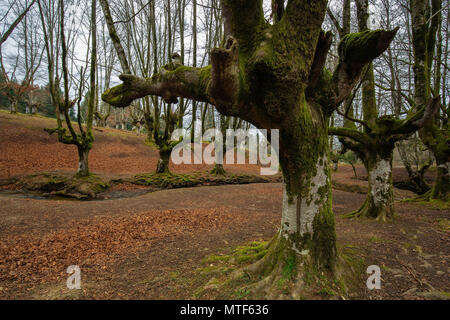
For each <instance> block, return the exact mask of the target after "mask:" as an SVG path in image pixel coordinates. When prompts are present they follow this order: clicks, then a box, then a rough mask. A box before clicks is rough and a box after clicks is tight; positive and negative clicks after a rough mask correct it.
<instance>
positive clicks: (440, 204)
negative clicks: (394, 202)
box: [401, 197, 450, 210]
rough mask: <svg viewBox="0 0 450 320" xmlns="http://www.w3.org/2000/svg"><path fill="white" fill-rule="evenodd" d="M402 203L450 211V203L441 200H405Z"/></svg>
mask: <svg viewBox="0 0 450 320" xmlns="http://www.w3.org/2000/svg"><path fill="white" fill-rule="evenodd" d="M401 202H406V203H414V204H418V205H421V206H426V207H429V208H432V209H435V210H448V209H450V201H444V200H440V199H430V200H429V201H427V200H424V199H423V198H421V197H416V198H410V199H403V200H401Z"/></svg>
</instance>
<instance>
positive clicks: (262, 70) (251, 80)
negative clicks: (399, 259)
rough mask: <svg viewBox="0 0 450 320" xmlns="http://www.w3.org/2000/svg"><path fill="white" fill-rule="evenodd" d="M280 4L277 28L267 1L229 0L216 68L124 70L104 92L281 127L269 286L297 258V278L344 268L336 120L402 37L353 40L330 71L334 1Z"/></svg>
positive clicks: (121, 100)
mask: <svg viewBox="0 0 450 320" xmlns="http://www.w3.org/2000/svg"><path fill="white" fill-rule="evenodd" d="M102 2H103V0H102ZM275 2H276V6H275V7H276V9H277V10H276V13H275V12H274V13H273V14H274V15H275V19H274V23H273V24H269V23H268V22H267V21H266V20H265V19H264V13H263V5H262V0H252V1H249V0H245V1H243V0H223V1H221V6H222V15H223V21H224V36H225V41H224V42H223V43H224V45H223V47H221V48H215V49H213V50H212V51H211V65H209V66H206V67H203V68H197V67H188V66H179V67H177V68H176V69H174V70H164V72H159V73H156V74H154V75H153V76H152V77H151V78H148V79H145V78H141V77H138V76H135V75H132V74H126V73H124V74H122V75H121V76H120V79H121V80H122V82H123V83H122V84H120V85H118V86H116V87H113V88H111V89H109V90H107V91H105V92H104V93H103V95H102V99H103V100H104V101H105V102H107V103H109V104H111V105H112V106H114V107H117V108H124V107H126V106H128V105H130V103H132V101H134V100H135V99H139V98H142V97H145V96H147V95H156V96H159V97H162V98H163V99H164V100H165V101H166V102H167V103H176V102H177V101H178V98H187V99H193V100H196V101H199V102H205V103H209V104H211V105H214V106H215V107H216V108H217V110H218V111H219V112H220V113H222V114H223V115H226V116H234V117H239V118H241V119H243V120H245V121H248V122H249V123H252V124H253V125H255V126H256V127H257V128H261V129H279V130H280V150H279V159H280V164H281V167H282V172H283V177H284V183H283V209H282V211H283V212H282V221H281V229H280V232H279V233H278V234H277V236H276V237H275V238H274V239H273V240H272V241H271V244H270V247H269V250H268V253H267V254H266V256H265V257H264V258H262V259H261V260H260V261H259V262H257V263H256V264H255V265H254V266H252V268H251V269H252V271H253V272H256V273H257V274H259V275H263V278H264V280H263V282H262V284H263V286H264V287H265V288H270V287H271V285H272V284H275V283H276V281H275V280H277V279H279V278H280V277H281V276H282V270H283V268H285V266H286V265H287V264H289V263H291V262H292V261H294V263H295V265H296V266H297V268H296V270H297V273H298V276H302V275H304V271H305V268H307V267H311V268H313V270H315V271H318V270H322V271H329V272H330V273H327V274H332V272H333V270H335V267H336V262H337V252H336V235H335V226H334V215H333V212H332V208H331V182H330V170H329V155H328V151H329V144H328V119H329V117H330V115H331V114H332V113H333V112H334V111H335V110H336V108H337V107H338V106H339V105H340V104H341V103H342V102H343V101H344V100H345V99H346V98H347V97H348V96H349V95H350V94H351V92H352V90H353V89H354V87H355V86H356V85H357V84H358V82H359V79H360V76H361V74H362V71H363V70H364V69H365V67H366V65H367V64H368V63H370V62H371V61H372V60H373V59H375V58H376V57H378V56H379V55H380V54H381V53H382V52H383V51H384V50H385V49H386V48H387V47H388V46H389V44H390V42H391V41H392V39H393V38H394V37H395V34H396V30H393V31H383V30H376V31H366V32H362V33H356V34H350V35H348V36H346V37H344V38H343V39H342V41H341V43H340V45H339V64H338V66H337V67H336V69H335V70H334V71H333V72H332V73H330V72H329V71H328V70H326V69H325V68H324V65H325V61H326V58H327V54H328V51H329V48H330V45H331V39H332V35H331V33H329V32H324V31H323V30H322V23H323V21H324V18H325V13H326V9H327V2H328V1H326V0H319V1H306V0H289V1H288V2H287V5H286V6H284V1H282V0H277V1H275ZM119 52H120V49H119Z"/></svg>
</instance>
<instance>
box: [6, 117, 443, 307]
mask: <svg viewBox="0 0 450 320" xmlns="http://www.w3.org/2000/svg"><path fill="white" fill-rule="evenodd" d="M53 121H54V120H53ZM51 125H52V122H51V120H48V119H44V118H35V117H33V118H31V117H28V116H10V115H9V114H6V113H1V112H0V136H1V137H2V138H1V139H0V175H2V176H1V177H0V179H2V178H8V177H11V176H14V175H23V174H30V173H35V172H42V171H52V172H61V173H64V174H68V172H73V171H75V169H76V166H77V164H76V150H75V149H74V148H73V147H71V146H63V145H61V144H59V143H56V141H55V140H56V138H55V137H48V135H47V134H46V133H45V132H43V131H42V128H43V127H46V126H50V127H51ZM101 130H102V132H100V131H97V132H96V133H95V134H96V144H95V145H94V149H93V150H92V155H91V158H90V163H91V166H92V170H93V171H94V172H96V173H98V174H101V175H105V176H110V177H116V178H117V177H129V176H130V175H134V174H136V173H143V172H151V171H153V170H154V169H155V167H156V159H157V152H156V151H155V150H152V149H151V148H150V147H148V146H146V145H145V144H144V137H143V136H138V135H136V134H133V133H123V132H120V131H119V130H113V129H101ZM41 131H42V132H41ZM119 155H120V156H119ZM110 162H112V163H110ZM192 167H193V168H191V166H187V167H186V168H176V167H173V170H174V171H175V172H195V171H202V170H206V169H209V167H207V166H204V165H199V166H198V167H195V166H192ZM226 169H227V170H228V171H233V172H240V173H251V174H257V173H258V171H259V168H258V167H257V166H235V167H233V166H229V167H226ZM357 171H358V172H357V173H358V176H359V178H358V179H356V178H354V177H353V171H352V169H351V167H350V166H346V165H342V166H340V168H339V171H338V172H337V173H334V174H333V180H334V181H337V182H338V183H337V187H336V188H335V189H334V191H333V210H334V212H335V214H336V234H337V241H338V247H339V248H340V249H341V250H350V251H352V253H353V254H354V255H357V256H359V257H360V258H361V259H362V261H363V263H364V266H366V267H365V268H367V267H368V266H370V265H378V266H380V268H381V272H382V283H381V290H373V291H369V290H368V289H367V288H366V286H365V282H366V279H367V277H368V276H369V275H366V274H362V275H361V286H360V289H358V290H355V291H354V292H351V293H350V294H349V296H348V297H347V298H350V299H438V298H449V294H450V293H449V291H450V277H449V273H450V267H449V258H450V246H449V244H450V224H449V218H450V216H449V214H450V211H449V210H448V209H444V210H443V209H439V208H435V207H431V206H426V205H423V204H418V203H410V202H403V201H401V200H402V199H405V198H411V197H413V196H414V194H413V193H411V192H409V191H404V190H399V189H395V196H396V200H397V201H396V203H395V209H396V217H395V219H394V220H392V221H390V222H388V223H378V222H375V221H370V220H365V219H354V220H348V219H344V218H343V217H342V215H343V214H344V213H347V212H349V211H351V210H355V209H357V208H358V207H359V206H360V205H361V204H362V203H363V201H364V198H365V196H364V194H361V193H357V192H347V191H344V190H347V189H348V188H347V187H346V186H353V185H357V186H358V187H359V188H360V190H364V188H367V181H365V180H364V176H365V175H366V173H365V172H364V169H363V168H362V167H361V166H358V167H357ZM405 175H406V172H405V170H404V169H403V168H395V170H394V179H403V178H405V177H406V176H405ZM427 178H428V179H431V180H432V178H433V172H430V173H429V175H428V176H427ZM124 188H130V189H132V190H137V189H139V188H143V187H141V186H135V185H127V186H126V187H125V186H124ZM144 191H145V190H144ZM281 199H282V188H281V184H280V183H262V184H247V185H226V186H202V187H195V188H185V189H173V190H161V191H157V192H151V193H149V192H144V193H140V194H135V195H134V196H133V197H131V198H130V197H126V198H125V197H124V198H116V199H109V200H95V201H68V200H49V199H43V198H40V197H34V196H28V195H26V194H21V193H9V192H0V299H192V298H205V299H215V298H231V299H246V298H252V297H251V296H249V292H247V291H240V290H234V289H233V288H230V289H229V290H228V291H227V290H222V289H220V290H219V289H218V288H217V287H215V286H214V285H211V281H210V280H211V278H213V275H216V274H217V272H224V273H227V272H230V270H223V269H220V268H218V267H220V262H219V259H211V257H217V256H218V255H219V256H225V255H229V254H231V253H233V252H234V250H235V248H236V247H237V246H242V245H246V244H249V243H251V242H254V241H267V240H270V238H271V237H272V236H273V235H274V234H275V232H276V231H277V229H278V227H279V223H280V218H281ZM70 265H78V266H79V267H80V269H81V276H82V278H81V281H82V282H81V285H82V289H81V290H69V289H67V288H66V280H67V277H68V274H67V273H66V269H67V267H68V266H70ZM365 268H364V269H365ZM214 272H215V273H214ZM208 284H209V285H208ZM206 287H207V288H209V289H208V290H203V289H204V288H206ZM324 298H326V296H324Z"/></svg>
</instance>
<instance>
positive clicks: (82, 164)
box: [77, 146, 90, 177]
mask: <svg viewBox="0 0 450 320" xmlns="http://www.w3.org/2000/svg"><path fill="white" fill-rule="evenodd" d="M89 151H90V150H89V149H86V148H83V147H82V146H78V171H77V176H79V177H87V176H89V174H90V173H89Z"/></svg>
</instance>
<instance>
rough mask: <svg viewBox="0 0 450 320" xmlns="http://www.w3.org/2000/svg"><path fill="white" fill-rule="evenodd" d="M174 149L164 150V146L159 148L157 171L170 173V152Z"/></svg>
mask: <svg viewBox="0 0 450 320" xmlns="http://www.w3.org/2000/svg"><path fill="white" fill-rule="evenodd" d="M171 153H172V150H164V149H162V148H160V149H159V160H158V165H157V167H156V173H161V174H163V173H170V171H169V163H170V154H171Z"/></svg>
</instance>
